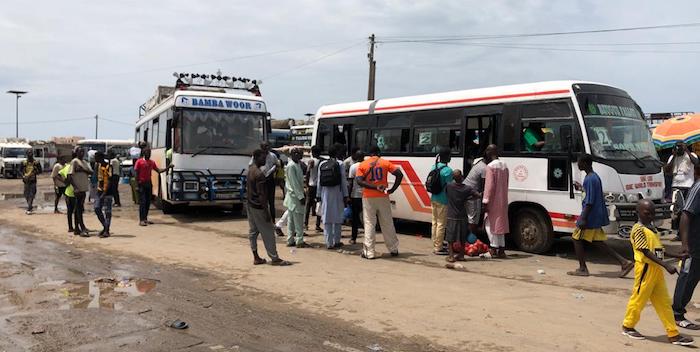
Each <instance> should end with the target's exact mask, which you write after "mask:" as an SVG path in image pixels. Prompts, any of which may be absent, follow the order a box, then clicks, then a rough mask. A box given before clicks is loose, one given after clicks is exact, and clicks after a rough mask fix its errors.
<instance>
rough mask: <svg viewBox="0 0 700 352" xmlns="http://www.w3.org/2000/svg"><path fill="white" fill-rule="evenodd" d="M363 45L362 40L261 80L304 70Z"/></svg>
mask: <svg viewBox="0 0 700 352" xmlns="http://www.w3.org/2000/svg"><path fill="white" fill-rule="evenodd" d="M364 43H365V41H364V40H363V41H361V42H357V43H354V44H352V45H350V46H346V47H344V48H341V49H339V50H336V51H334V52H331V53H328V54H324V55H322V56H319V57H317V58H315V59H313V60H311V61H307V62H305V63H303V64H300V65H297V66H294V67H292V68H290V69H287V70H284V71H279V72H277V73H273V74H271V75H269V76H266V77H263V78H262V80H263V81H265V80H268V79H270V78H273V77H277V76H281V75H284V74H287V73H290V72H293V71H297V70H299V69H302V68H304V67H307V66H310V65H313V64H315V63H317V62H319V61H322V60H324V59H327V58H329V57H331V56H335V55H338V54H340V53H342V52H344V51H348V50H350V49H352V48H354V47H356V46H358V45H361V44H364Z"/></svg>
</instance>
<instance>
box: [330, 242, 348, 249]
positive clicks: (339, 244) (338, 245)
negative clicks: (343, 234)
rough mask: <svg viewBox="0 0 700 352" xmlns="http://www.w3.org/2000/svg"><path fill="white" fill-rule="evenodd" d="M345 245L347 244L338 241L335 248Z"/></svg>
mask: <svg viewBox="0 0 700 352" xmlns="http://www.w3.org/2000/svg"><path fill="white" fill-rule="evenodd" d="M344 245H345V244H343V242H338V243H336V244H335V246H333V248H341V247H343V246H344Z"/></svg>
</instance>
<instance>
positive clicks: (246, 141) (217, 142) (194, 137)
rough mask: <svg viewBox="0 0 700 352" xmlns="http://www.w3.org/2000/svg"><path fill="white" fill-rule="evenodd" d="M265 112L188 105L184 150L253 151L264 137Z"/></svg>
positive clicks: (223, 153) (185, 118)
mask: <svg viewBox="0 0 700 352" xmlns="http://www.w3.org/2000/svg"><path fill="white" fill-rule="evenodd" d="M264 121H265V117H264V115H262V114H253V113H244V112H232V111H213V110H198V109H185V110H183V114H182V153H184V154H216V155H228V154H239V155H251V154H253V151H255V149H257V148H258V147H259V146H260V143H261V142H262V141H263V122H264Z"/></svg>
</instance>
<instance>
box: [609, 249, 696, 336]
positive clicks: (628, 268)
mask: <svg viewBox="0 0 700 352" xmlns="http://www.w3.org/2000/svg"><path fill="white" fill-rule="evenodd" d="M632 269H634V262H629V263H628V264H627V265H625V267H624V268H623V269H622V271H620V277H621V278H622V277H625V276H627V274H629V273H630V271H632ZM698 329H699V330H700V328H698Z"/></svg>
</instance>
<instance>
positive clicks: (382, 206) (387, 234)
mask: <svg viewBox="0 0 700 352" xmlns="http://www.w3.org/2000/svg"><path fill="white" fill-rule="evenodd" d="M362 214H363V218H364V222H365V242H364V248H363V254H364V255H365V257H367V258H374V256H375V254H376V253H375V251H374V246H375V242H376V237H377V231H376V228H377V220H379V224H380V225H381V227H382V236H383V237H384V244H385V245H386V248H387V249H388V250H389V252H392V253H393V252H398V251H399V239H398V237H396V229H395V228H394V218H393V217H392V215H391V203H390V202H389V197H376V198H362Z"/></svg>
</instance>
